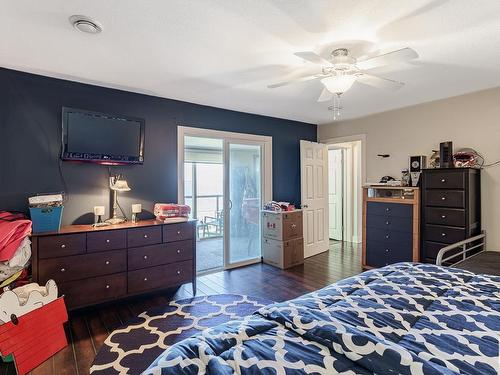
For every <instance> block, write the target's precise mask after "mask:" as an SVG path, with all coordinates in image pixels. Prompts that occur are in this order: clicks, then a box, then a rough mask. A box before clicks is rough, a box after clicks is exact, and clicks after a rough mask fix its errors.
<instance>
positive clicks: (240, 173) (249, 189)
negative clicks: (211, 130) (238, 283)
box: [225, 141, 262, 268]
mask: <svg viewBox="0 0 500 375" xmlns="http://www.w3.org/2000/svg"><path fill="white" fill-rule="evenodd" d="M226 149H227V152H226V155H227V156H228V157H227V166H226V167H227V168H226V169H227V176H228V184H227V194H226V196H227V206H228V214H227V223H228V236H227V246H226V249H227V252H226V257H225V260H226V264H225V265H226V268H228V267H232V266H236V265H240V264H243V263H248V262H253V261H259V260H260V257H261V241H260V231H261V228H260V208H261V207H262V155H261V154H262V145H261V144H259V143H256V142H235V141H227V142H226Z"/></svg>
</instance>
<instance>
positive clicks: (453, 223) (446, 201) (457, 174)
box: [421, 168, 481, 263]
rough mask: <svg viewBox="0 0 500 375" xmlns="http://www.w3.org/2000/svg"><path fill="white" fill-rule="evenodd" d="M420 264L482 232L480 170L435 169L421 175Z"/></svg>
mask: <svg viewBox="0 0 500 375" xmlns="http://www.w3.org/2000/svg"><path fill="white" fill-rule="evenodd" d="M421 182H422V229H421V232H422V245H421V261H422V262H427V263H435V262H436V256H437V253H438V252H439V250H440V249H441V248H443V247H445V246H447V245H449V244H452V243H455V242H458V241H462V240H465V239H466V238H468V237H471V236H475V235H476V234H479V233H480V232H481V170H480V169H475V168H436V169H424V170H423V172H422V181H421Z"/></svg>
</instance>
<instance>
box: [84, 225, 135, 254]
mask: <svg viewBox="0 0 500 375" xmlns="http://www.w3.org/2000/svg"><path fill="white" fill-rule="evenodd" d="M126 247H127V231H126V230H106V231H99V232H94V233H93V232H89V233H87V252H94V251H105V250H118V249H125V248H126Z"/></svg>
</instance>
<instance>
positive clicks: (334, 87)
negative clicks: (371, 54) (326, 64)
mask: <svg viewBox="0 0 500 375" xmlns="http://www.w3.org/2000/svg"><path fill="white" fill-rule="evenodd" d="M355 81H356V76H355V75H339V76H331V77H327V78H323V79H322V80H321V83H322V84H323V85H324V86H325V87H326V89H327V90H328V91H330V92H331V93H332V94H343V93H344V92H346V91H347V90H349V89H350V88H351V87H352V85H353V84H354V82H355Z"/></svg>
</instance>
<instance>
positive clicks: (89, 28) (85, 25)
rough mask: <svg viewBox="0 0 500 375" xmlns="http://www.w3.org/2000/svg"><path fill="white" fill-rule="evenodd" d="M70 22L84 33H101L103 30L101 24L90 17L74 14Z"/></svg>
mask: <svg viewBox="0 0 500 375" xmlns="http://www.w3.org/2000/svg"><path fill="white" fill-rule="evenodd" d="M69 22H70V23H71V24H72V25H73V27H74V28H75V29H77V30H78V31H81V32H82V33H88V34H99V33H100V32H101V31H102V26H101V24H100V23H99V22H97V21H95V20H93V19H92V18H90V17H86V16H80V15H73V16H71V17H70V18H69Z"/></svg>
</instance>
